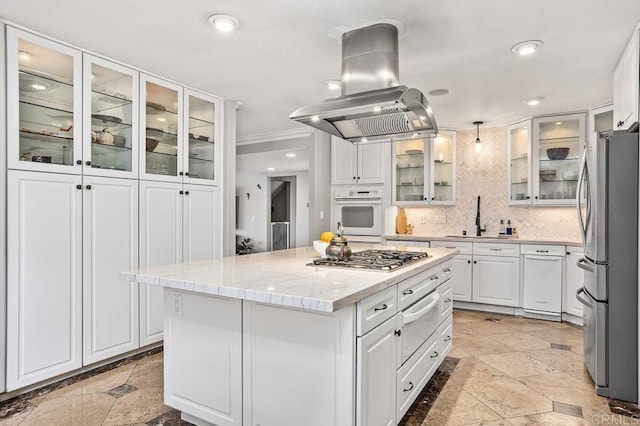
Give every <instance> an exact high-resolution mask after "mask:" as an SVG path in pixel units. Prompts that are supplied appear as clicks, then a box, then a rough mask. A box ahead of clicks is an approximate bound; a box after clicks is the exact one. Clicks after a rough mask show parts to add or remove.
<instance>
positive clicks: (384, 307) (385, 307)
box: [373, 303, 387, 311]
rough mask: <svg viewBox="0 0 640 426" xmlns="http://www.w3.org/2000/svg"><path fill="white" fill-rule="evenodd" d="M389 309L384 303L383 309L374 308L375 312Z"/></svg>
mask: <svg viewBox="0 0 640 426" xmlns="http://www.w3.org/2000/svg"><path fill="white" fill-rule="evenodd" d="M385 309H387V304H386V303H383V304H382V307H381V308H373V310H374V311H384V310H385Z"/></svg>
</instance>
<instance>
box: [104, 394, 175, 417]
mask: <svg viewBox="0 0 640 426" xmlns="http://www.w3.org/2000/svg"><path fill="white" fill-rule="evenodd" d="M162 401H163V395H162V388H148V389H139V390H137V391H135V392H131V393H129V394H127V395H124V396H123V397H120V398H118V399H117V400H116V402H115V404H113V408H111V411H109V415H108V416H107V418H106V419H105V421H104V425H105V426H109V425H124V424H132V423H145V422H148V421H149V420H151V419H154V418H156V417H158V416H159V415H161V414H162V413H164V412H166V411H167V410H169V407H167V406H166V405H164V404H163V402H162Z"/></svg>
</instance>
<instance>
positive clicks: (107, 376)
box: [46, 362, 136, 401]
mask: <svg viewBox="0 0 640 426" xmlns="http://www.w3.org/2000/svg"><path fill="white" fill-rule="evenodd" d="M135 366H136V363H135V362H132V363H130V364H126V365H123V366H121V367H118V368H115V369H113V370H110V371H107V372H104V373H102V374H98V375H97V376H93V377H90V378H88V379H85V380H83V381H81V382H78V383H74V384H72V385H69V386H66V387H64V388H61V389H58V390H55V391H53V392H51V393H50V394H49V395H47V399H46V400H47V401H48V400H50V399H53V398H59V397H61V396H68V395H85V394H90V393H99V392H106V391H108V390H111V389H113V388H115V387H118V386H120V385H123V384H125V383H127V379H129V376H130V375H131V372H132V371H133V369H134V368H135Z"/></svg>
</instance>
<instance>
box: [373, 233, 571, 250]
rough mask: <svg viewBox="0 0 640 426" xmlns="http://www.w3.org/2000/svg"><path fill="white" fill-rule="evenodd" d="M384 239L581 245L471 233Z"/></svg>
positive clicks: (406, 235)
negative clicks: (480, 235)
mask: <svg viewBox="0 0 640 426" xmlns="http://www.w3.org/2000/svg"><path fill="white" fill-rule="evenodd" d="M383 238H384V239H386V240H390V241H467V242H470V243H507V244H550V245H561V246H577V247H582V241H574V240H571V241H568V240H554V239H551V238H532V237H526V238H521V237H517V238H504V237H503V238H499V237H491V236H482V237H476V236H472V235H467V236H456V237H449V236H442V235H440V236H436V235H424V234H395V235H393V234H392V235H385V236H383Z"/></svg>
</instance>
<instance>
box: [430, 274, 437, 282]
mask: <svg viewBox="0 0 640 426" xmlns="http://www.w3.org/2000/svg"><path fill="white" fill-rule="evenodd" d="M429 279H430V280H434V281H435V280H437V279H438V276H437V275H431V276H430V277H429Z"/></svg>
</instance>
